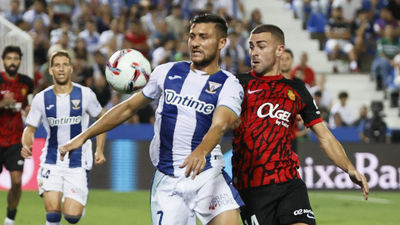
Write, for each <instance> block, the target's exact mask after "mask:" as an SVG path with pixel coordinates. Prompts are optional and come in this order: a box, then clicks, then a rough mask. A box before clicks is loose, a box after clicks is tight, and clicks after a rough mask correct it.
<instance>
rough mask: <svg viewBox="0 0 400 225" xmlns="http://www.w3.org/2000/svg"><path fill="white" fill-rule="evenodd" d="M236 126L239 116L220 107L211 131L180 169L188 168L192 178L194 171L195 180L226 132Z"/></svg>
mask: <svg viewBox="0 0 400 225" xmlns="http://www.w3.org/2000/svg"><path fill="white" fill-rule="evenodd" d="M235 124H237V116H236V114H235V113H234V112H233V111H232V110H231V109H229V108H227V107H225V106H220V107H218V108H217V109H216V111H215V114H214V116H213V120H212V123H211V127H210V129H209V130H208V131H207V133H206V135H205V136H204V138H203V140H202V141H201V143H200V144H199V145H198V146H197V147H196V149H195V150H194V151H193V152H192V153H191V154H190V155H189V156H188V157H187V158H186V160H185V162H184V163H183V164H182V165H181V166H180V168H184V167H185V166H186V171H185V175H186V177H188V176H190V173H191V172H192V171H193V174H192V179H194V178H195V177H196V175H198V174H199V173H200V172H201V171H202V170H203V169H204V167H205V165H206V158H205V157H206V156H207V155H208V154H210V152H211V151H212V150H213V149H214V148H215V146H217V144H218V143H219V142H220V141H221V138H222V136H223V135H224V134H225V132H226V131H228V130H229V129H231V128H232V127H233V126H235Z"/></svg>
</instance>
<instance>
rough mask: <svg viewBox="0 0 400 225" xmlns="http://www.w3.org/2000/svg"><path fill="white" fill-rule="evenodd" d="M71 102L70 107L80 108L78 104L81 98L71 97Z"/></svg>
mask: <svg viewBox="0 0 400 225" xmlns="http://www.w3.org/2000/svg"><path fill="white" fill-rule="evenodd" d="M71 103H72V109H74V110H79V109H80V108H81V106H80V103H81V100H80V99H72V100H71Z"/></svg>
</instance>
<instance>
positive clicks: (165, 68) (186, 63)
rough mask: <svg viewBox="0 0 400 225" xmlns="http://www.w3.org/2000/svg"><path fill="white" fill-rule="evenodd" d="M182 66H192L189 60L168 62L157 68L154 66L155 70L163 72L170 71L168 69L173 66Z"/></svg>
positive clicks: (185, 67) (187, 67)
mask: <svg viewBox="0 0 400 225" xmlns="http://www.w3.org/2000/svg"><path fill="white" fill-rule="evenodd" d="M172 67H174V68H176V67H178V68H182V69H189V68H190V62H189V61H180V62H167V63H164V64H161V65H158V66H157V67H156V68H154V70H153V72H163V73H168V71H169V70H170V69H171V68H172Z"/></svg>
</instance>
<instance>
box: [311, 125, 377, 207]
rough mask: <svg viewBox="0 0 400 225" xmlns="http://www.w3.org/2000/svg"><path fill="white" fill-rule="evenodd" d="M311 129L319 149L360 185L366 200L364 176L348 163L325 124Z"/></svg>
mask: <svg viewBox="0 0 400 225" xmlns="http://www.w3.org/2000/svg"><path fill="white" fill-rule="evenodd" d="M311 129H312V130H313V132H314V133H315V135H316V136H317V138H318V140H319V142H320V144H321V148H322V149H323V150H324V151H325V153H326V154H327V155H328V157H329V158H330V159H331V160H332V161H333V162H334V163H335V164H336V166H338V167H339V168H341V169H342V170H344V171H345V172H346V173H348V174H349V176H350V178H351V180H352V181H353V182H354V183H356V184H358V185H360V187H361V190H362V192H363V194H364V198H365V199H366V200H367V199H368V193H369V188H368V183H367V179H366V178H365V176H364V175H362V174H360V173H359V172H358V171H357V170H356V168H355V167H354V165H353V164H352V163H351V162H350V160H349V158H348V157H347V155H346V153H345V151H344V149H343V146H342V145H341V144H340V143H339V141H338V140H337V139H336V138H335V137H334V136H333V134H332V133H331V132H330V131H329V129H328V128H327V127H326V126H325V124H323V123H317V124H315V125H313V126H312V127H311Z"/></svg>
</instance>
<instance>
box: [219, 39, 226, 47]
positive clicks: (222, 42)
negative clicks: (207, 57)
mask: <svg viewBox="0 0 400 225" xmlns="http://www.w3.org/2000/svg"><path fill="white" fill-rule="evenodd" d="M225 45H226V37H221V38H220V39H219V42H218V50H221V49H223V48H224V47H225Z"/></svg>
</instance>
